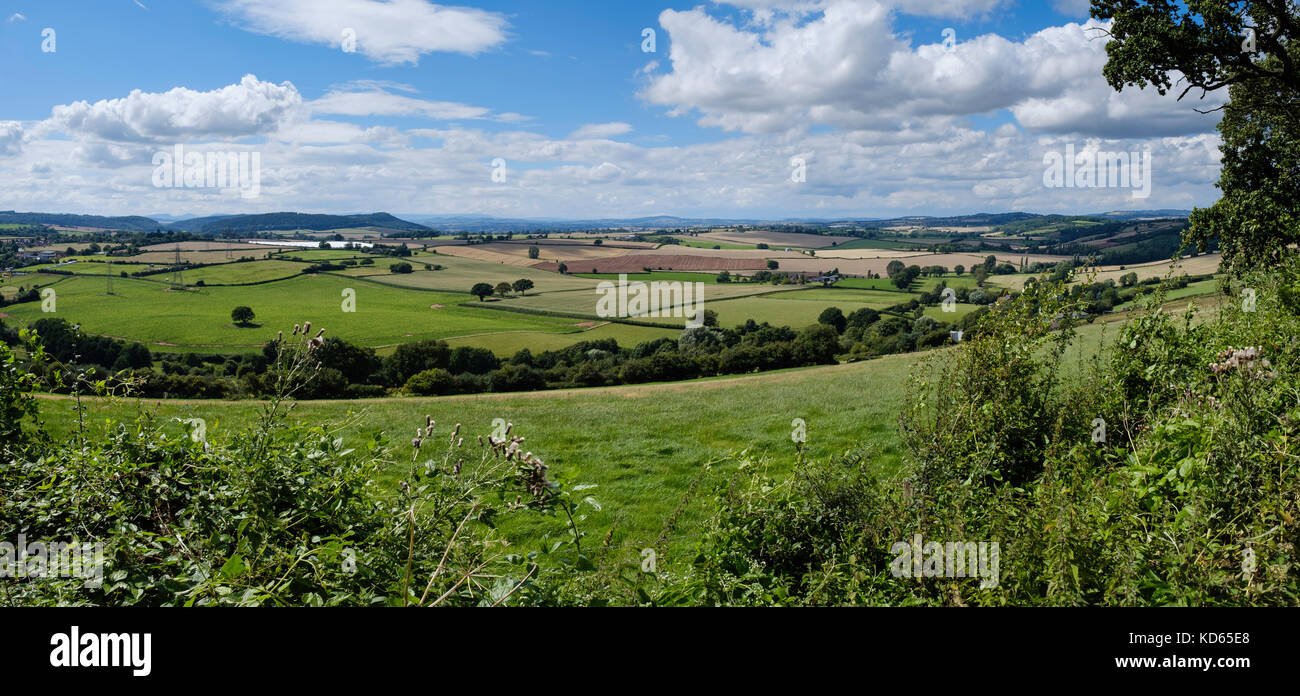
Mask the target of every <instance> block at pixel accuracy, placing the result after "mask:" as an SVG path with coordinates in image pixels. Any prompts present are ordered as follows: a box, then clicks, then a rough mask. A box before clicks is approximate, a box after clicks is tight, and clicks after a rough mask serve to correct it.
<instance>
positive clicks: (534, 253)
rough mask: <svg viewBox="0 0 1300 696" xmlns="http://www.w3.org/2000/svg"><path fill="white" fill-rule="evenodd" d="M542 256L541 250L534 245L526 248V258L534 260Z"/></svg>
mask: <svg viewBox="0 0 1300 696" xmlns="http://www.w3.org/2000/svg"><path fill="white" fill-rule="evenodd" d="M541 255H542V248H541V247H539V246H537V245H536V244H534V245H532V246H530V247H528V258H530V259H535V258H537V257H539V256H541Z"/></svg>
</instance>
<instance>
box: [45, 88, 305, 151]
mask: <svg viewBox="0 0 1300 696" xmlns="http://www.w3.org/2000/svg"><path fill="white" fill-rule="evenodd" d="M301 104H302V97H301V95H299V94H298V90H297V89H296V88H295V87H294V86H293V85H292V84H290V83H288V82H283V83H280V84H278V85H277V84H273V83H270V82H262V81H261V80H258V79H257V77H256V76H254V75H245V76H244V78H243V79H242V80H240V81H239V84H234V85H227V86H226V87H222V88H220V89H216V90H212V91H210V92H196V91H194V90H192V89H187V88H185V87H176V88H173V89H170V90H168V91H166V92H161V93H157V92H142V91H140V90H133V91H132V92H131V93H130V94H129V95H127V96H126V97H124V98H121V99H108V100H100V101H97V102H95V103H94V104H90V103H87V102H84V101H79V102H74V103H72V104H67V105H62V106H56V107H54V109H53V112H52V114H51V117H50V119H49V120H48V121H47V122H46V123H44V124H42V130H59V131H62V132H64V133H69V134H73V135H82V136H87V137H93V138H99V139H102V140H109V141H119V142H171V141H176V140H181V139H188V140H197V139H205V138H241V137H247V136H255V135H260V134H264V133H267V132H272V131H275V130H277V129H278V128H279V127H280V125H281V123H283V122H285V121H286V120H288V119H290V118H291V117H292V115H293V112H294V111H295V110H296V109H298V107H299V106H300V105H301Z"/></svg>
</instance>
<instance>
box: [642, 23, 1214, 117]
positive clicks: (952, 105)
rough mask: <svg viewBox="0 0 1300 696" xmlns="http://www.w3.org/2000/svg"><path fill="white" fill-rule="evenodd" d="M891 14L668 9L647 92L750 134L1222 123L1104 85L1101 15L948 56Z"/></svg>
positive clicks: (681, 110) (973, 42)
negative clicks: (1000, 121)
mask: <svg viewBox="0 0 1300 696" xmlns="http://www.w3.org/2000/svg"><path fill="white" fill-rule="evenodd" d="M961 5H962V6H963V7H965V8H967V9H978V7H979V6H980V4H979V3H961ZM953 7H954V8H955V7H956V6H955V5H954V6H953ZM894 10H895V7H894V6H892V5H891V4H889V3H886V2H881V1H877V0H827V1H826V3H825V5H824V7H822V8H821V11H820V12H819V13H818V14H816V15H815V16H812V17H807V18H802V19H800V18H797V17H794V16H792V15H791V16H783V17H781V18H779V19H776V20H774V21H773V22H771V23H770V24H767V25H763V26H750V27H745V26H736V25H733V24H730V23H727V22H725V21H722V20H719V19H717V18H715V17H712V16H710V15H709V14H708V13H707V12H706V11H705V10H704V9H703V8H695V9H692V10H687V11H680V12H679V11H675V10H666V11H664V12H663V13H662V14H661V15H660V23H661V24H662V25H663V27H664V28H665V29H666V30H667V31H668V32H669V34H670V36H671V38H672V48H671V50H670V54H669V60H670V62H671V72H665V73H660V74H657V75H654V76H652V77H651V78H650V80H649V82H648V85H647V86H646V88H645V89H644V90H643V91H642V94H641V96H642V97H643V98H644V99H646V100H648V101H650V102H652V103H656V104H661V105H665V106H670V107H671V110H670V112H669V113H670V114H673V115H684V114H688V113H696V114H699V123H700V124H701V125H703V126H711V127H719V128H723V129H725V130H735V131H744V132H749V133H765V132H779V131H783V130H790V129H806V128H808V127H810V126H812V125H826V126H833V127H837V128H843V129H848V130H903V129H907V128H911V127H914V124H915V122H916V121H917V119H926V118H932V117H947V118H960V117H965V116H970V115H977V114H986V113H989V112H995V111H999V110H1003V109H1006V110H1010V111H1011V113H1013V114H1014V115H1015V116H1016V118H1017V120H1019V121H1020V122H1021V124H1022V125H1023V126H1025V127H1027V128H1030V129H1033V130H1038V131H1044V132H1049V133H1079V134H1085V135H1096V136H1114V135H1117V134H1119V133H1123V132H1136V133H1137V134H1140V135H1188V134H1194V133H1204V132H1209V131H1211V130H1213V128H1214V125H1215V122H1216V120H1215V118H1213V117H1205V116H1203V115H1201V114H1198V113H1196V111H1194V110H1193V109H1192V106H1191V105H1189V104H1187V103H1179V102H1177V101H1176V100H1175V99H1173V98H1172V97H1160V96H1158V95H1156V94H1155V93H1154V92H1153V91H1146V92H1143V91H1140V90H1128V91H1125V92H1123V93H1115V92H1114V91H1113V90H1112V89H1111V88H1110V87H1109V86H1108V85H1107V84H1106V82H1105V80H1104V79H1103V78H1102V77H1101V71H1102V66H1103V65H1104V64H1105V61H1106V54H1105V45H1106V42H1105V40H1104V28H1105V25H1103V24H1100V23H1097V22H1095V21H1093V20H1089V21H1088V23H1086V24H1082V25H1080V24H1067V25H1065V26H1063V27H1050V28H1047V29H1044V30H1042V31H1039V32H1037V33H1035V34H1033V35H1031V36H1028V37H1026V38H1025V39H1024V40H1023V41H1020V42H1012V41H1008V40H1006V39H1004V38H1002V37H1000V36H997V35H993V34H988V35H984V36H977V37H972V38H969V39H964V38H962V37H958V39H959V40H958V42H957V43H956V44H955V45H954V46H953V47H952V50H948V49H947V48H945V47H944V46H943V44H942V43H941V41H942V39H941V37H938V36H936V37H934V39H935V41H934V42H933V43H925V44H921V45H919V46H917V47H915V48H913V47H912V46H911V45H909V43H907V42H906V41H904V39H903V38H901V37H899V36H897V35H896V34H895V33H894V31H893V14H892V13H893V11H894ZM1219 103H1220V102H1218V101H1215V102H1213V103H1209V104H1206V105H1204V106H1210V107H1213V106H1217V105H1218V104H1219Z"/></svg>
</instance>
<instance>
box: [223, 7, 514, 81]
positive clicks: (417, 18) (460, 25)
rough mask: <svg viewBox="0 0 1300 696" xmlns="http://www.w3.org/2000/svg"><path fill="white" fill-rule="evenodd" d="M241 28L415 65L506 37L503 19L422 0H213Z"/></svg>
mask: <svg viewBox="0 0 1300 696" xmlns="http://www.w3.org/2000/svg"><path fill="white" fill-rule="evenodd" d="M213 1H214V2H215V4H216V6H217V7H218V8H219V9H220V10H222V11H223V12H225V13H226V14H227V15H228V16H230V17H231V18H232V19H233V20H234V21H235V22H236V24H237V25H239V26H240V27H242V28H244V29H246V30H248V31H252V32H255V33H259V34H267V35H269V36H276V37H280V38H284V39H288V40H291V41H298V42H302V43H316V44H324V45H329V46H334V47H339V48H341V47H342V45H343V40H344V36H345V33H344V32H345V30H346V31H349V32H350V33H351V34H350V35H351V37H352V38H355V41H356V44H355V50H356V51H357V52H358V53H361V54H362V55H365V56H366V57H368V58H370V59H372V60H375V61H377V62H380V63H384V64H390V65H395V64H401V63H409V64H415V63H418V62H419V60H420V56H421V55H423V54H425V53H433V52H451V53H465V54H469V55H474V54H477V53H481V52H483V51H486V50H488V49H491V48H494V47H496V46H499V45H501V44H502V43H504V42H505V41H506V38H507V37H506V26H507V22H506V18H505V17H504V16H503V15H501V14H499V13H496V12H488V11H485V10H480V9H476V8H473V7H456V6H447V5H436V4H433V3H431V2H426V1H425V0H275V1H274V2H266V1H265V0H213Z"/></svg>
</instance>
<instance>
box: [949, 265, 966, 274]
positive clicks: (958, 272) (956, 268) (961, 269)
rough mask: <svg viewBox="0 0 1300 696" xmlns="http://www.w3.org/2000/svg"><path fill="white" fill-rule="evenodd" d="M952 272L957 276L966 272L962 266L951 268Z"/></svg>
mask: <svg viewBox="0 0 1300 696" xmlns="http://www.w3.org/2000/svg"><path fill="white" fill-rule="evenodd" d="M952 270H953V272H954V273H956V274H957V275H961V274H963V273H965V272H966V267H965V266H963V265H961V264H957V265H956V266H954V267H953V269H952Z"/></svg>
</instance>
